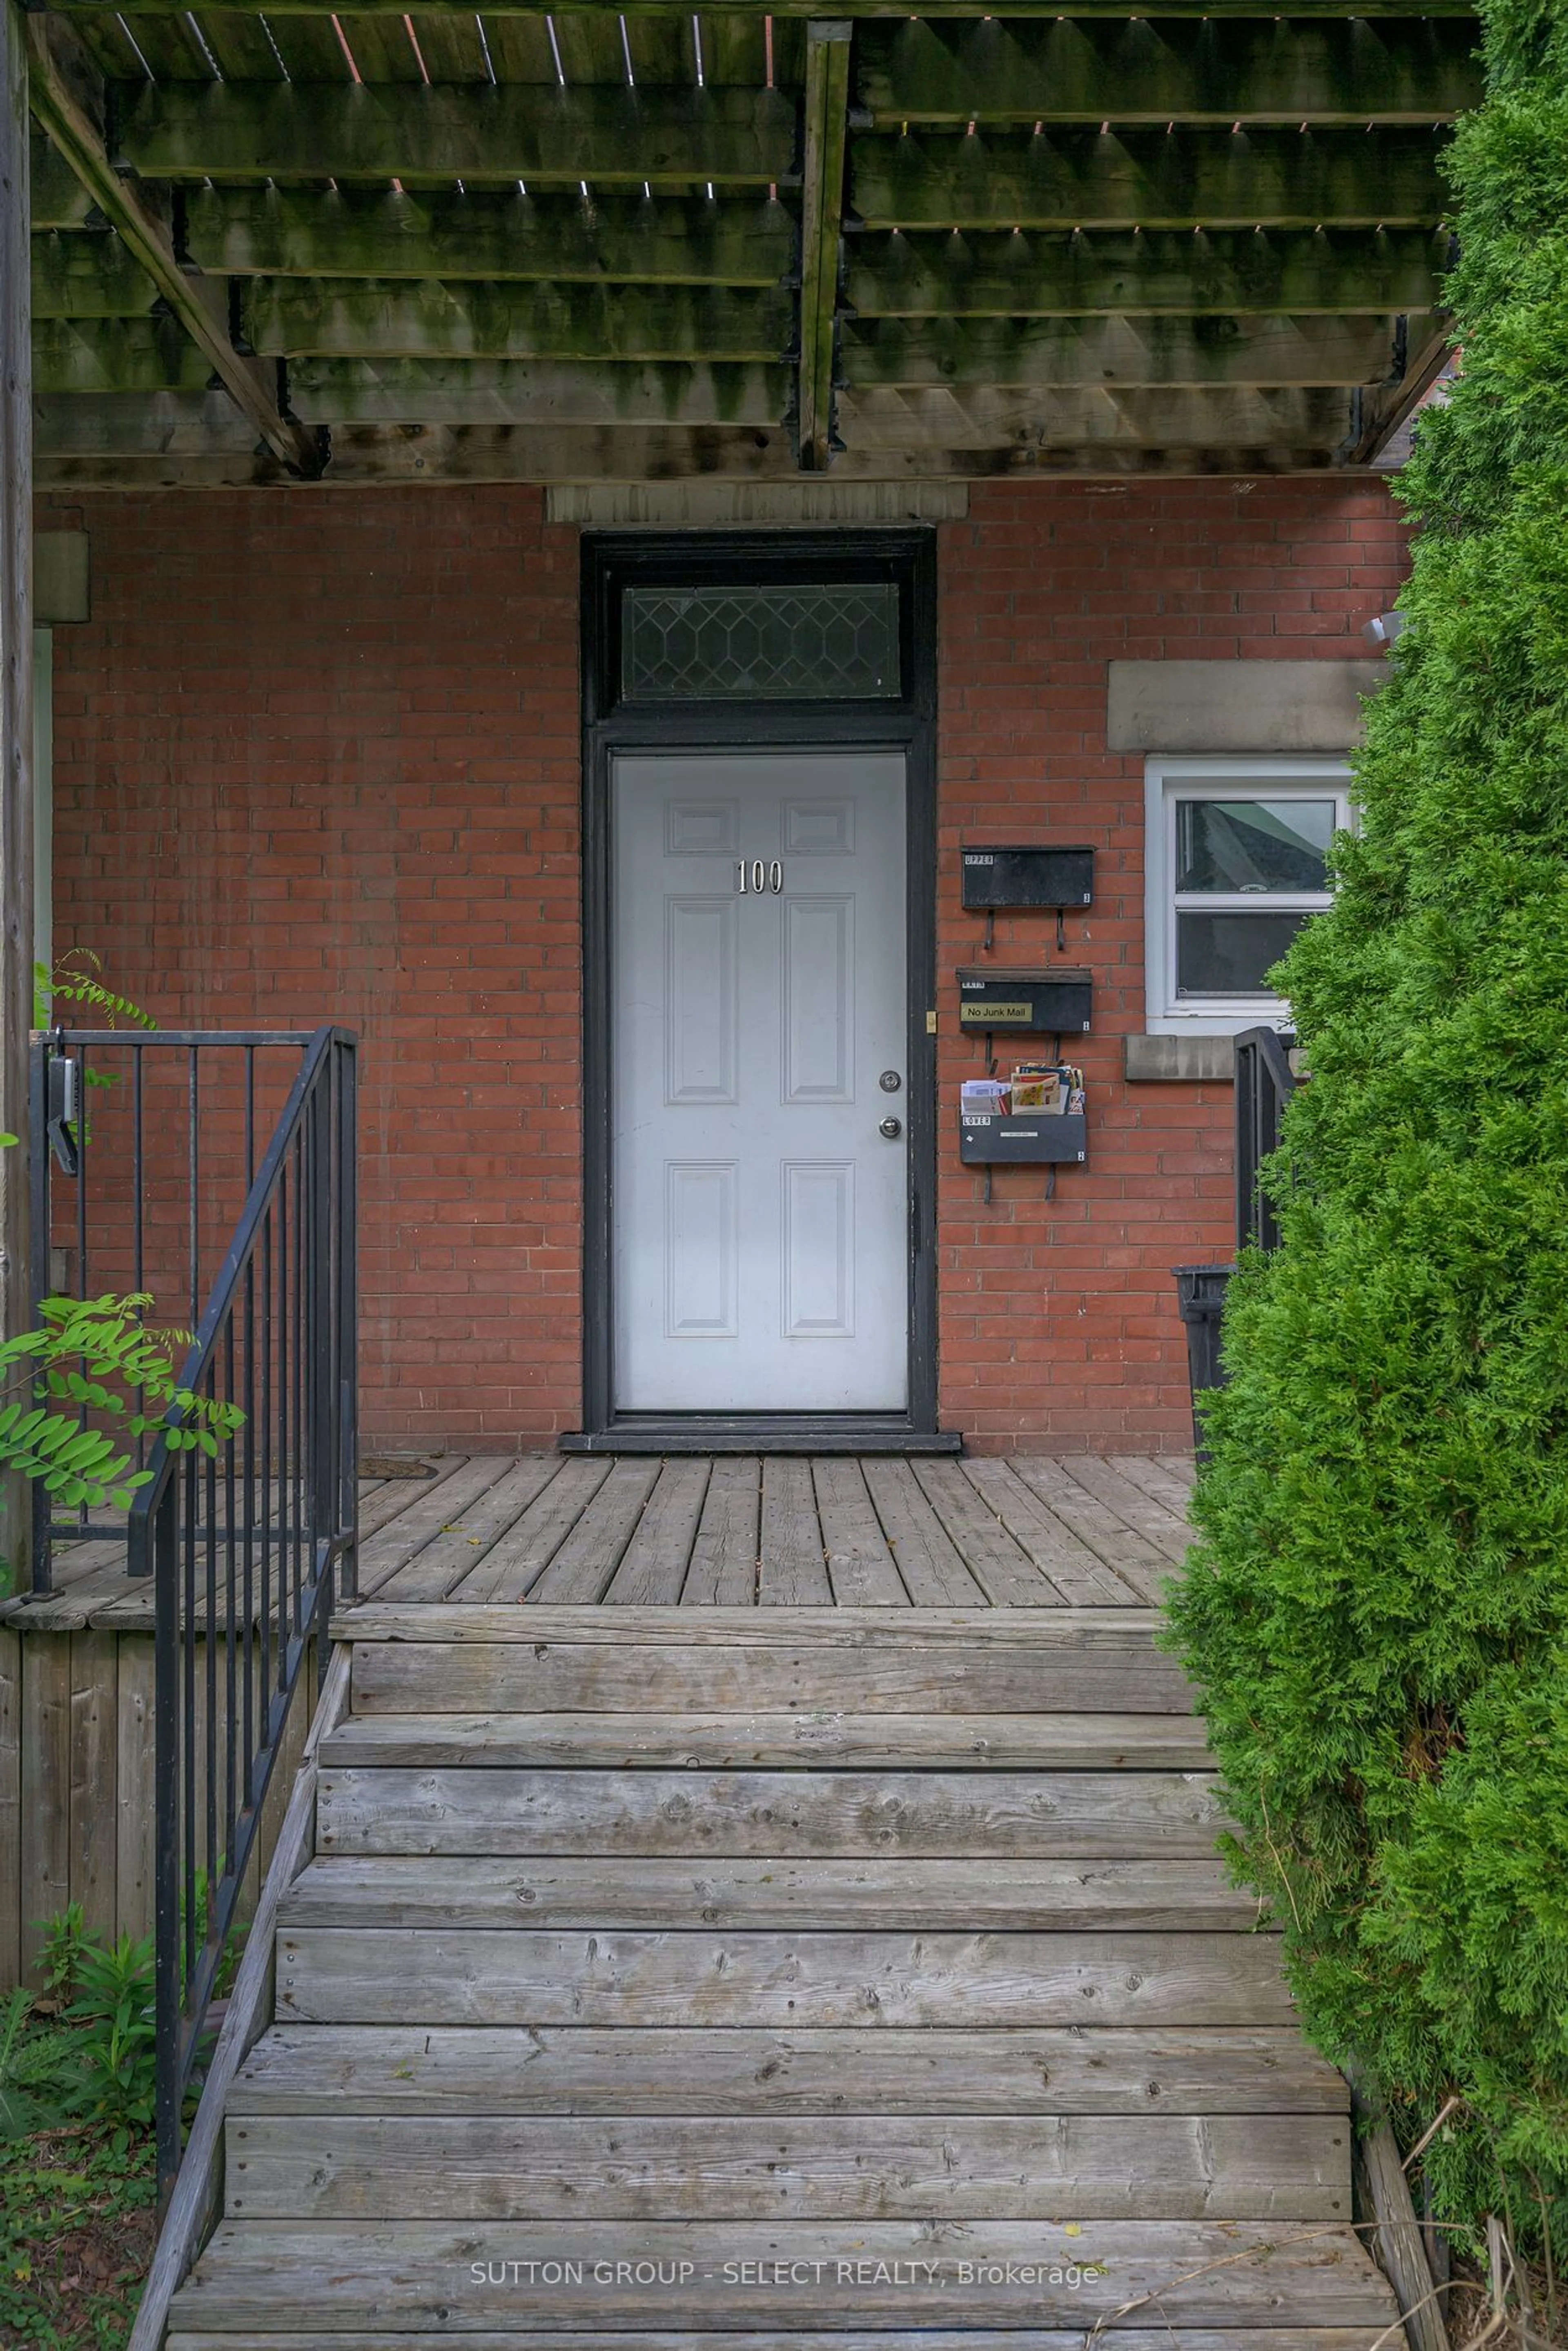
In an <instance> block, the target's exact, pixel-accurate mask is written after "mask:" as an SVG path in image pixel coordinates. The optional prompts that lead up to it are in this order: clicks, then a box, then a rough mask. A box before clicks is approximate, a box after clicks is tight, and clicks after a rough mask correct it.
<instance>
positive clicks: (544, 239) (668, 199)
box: [185, 184, 1422, 308]
mask: <svg viewBox="0 0 1568 2351" xmlns="http://www.w3.org/2000/svg"><path fill="white" fill-rule="evenodd" d="M185 238H186V243H187V245H188V246H189V248H190V250H191V252H192V254H193V256H194V257H195V259H196V260H198V261H199V262H200V263H201V265H202V266H203V267H204V269H212V270H214V271H223V272H226V273H228V274H229V275H231V276H235V277H431V278H444V279H447V280H453V279H459V278H465V277H476V278H492V279H504V278H530V277H537V278H544V279H548V280H550V281H553V282H554V283H555V284H557V285H564V284H567V283H570V281H571V280H573V279H580V280H582V281H584V282H585V283H587V284H590V285H602V284H603V283H605V282H606V281H607V280H609V279H612V278H622V279H627V280H630V281H632V283H634V284H638V285H643V286H653V285H668V286H683V285H684V286H752V287H769V286H777V285H778V284H779V282H780V280H781V279H783V278H784V277H787V276H788V275H789V272H790V270H791V269H792V267H793V266H794V260H795V224H794V221H793V219H792V217H791V215H790V214H789V211H788V210H787V209H786V208H785V206H784V205H783V204H780V203H779V202H778V201H777V200H772V201H770V200H769V199H768V197H767V196H766V195H765V194H764V195H759V196H757V197H753V198H750V199H747V197H744V196H737V197H734V198H732V199H731V200H730V201H729V202H727V203H726V204H709V203H708V202H706V199H705V198H702V197H700V196H699V197H697V198H695V199H693V198H690V197H682V196H674V195H667V196H658V197H655V198H654V199H653V201H652V202H651V203H650V201H649V200H648V199H647V198H646V197H644V196H642V195H640V194H639V195H637V196H616V195H604V196H596V197H595V198H594V201H593V202H592V204H585V203H584V202H583V201H582V199H581V197H580V196H579V195H578V194H577V193H575V192H573V193H571V194H570V195H552V194H549V193H548V192H547V193H542V194H538V195H522V194H519V193H517V191H516V190H515V189H513V190H508V191H505V192H502V191H492V190H486V189H475V190H473V191H472V192H471V193H466V194H464V195H460V196H459V195H453V194H451V193H448V192H446V191H444V190H438V189H430V190H420V189H407V188H405V189H404V190H402V193H395V192H392V191H391V190H387V189H382V188H352V187H350V188H338V189H335V190H332V191H322V190H319V189H312V188H288V187H279V186H277V185H276V184H275V185H272V186H269V187H256V188H246V187H234V188H217V187H214V188H201V187H198V188H193V189H192V190H191V192H190V193H189V195H188V196H187V197H186V200H185ZM1374 307H1375V306H1374ZM1411 307H1412V308H1420V307H1422V306H1421V305H1420V304H1418V303H1416V304H1412V306H1411Z"/></svg>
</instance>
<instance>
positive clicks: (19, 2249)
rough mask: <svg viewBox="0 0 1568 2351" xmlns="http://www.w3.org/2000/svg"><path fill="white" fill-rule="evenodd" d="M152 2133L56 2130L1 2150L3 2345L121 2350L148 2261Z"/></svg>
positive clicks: (105, 2127) (108, 2127) (116, 2128)
mask: <svg viewBox="0 0 1568 2351" xmlns="http://www.w3.org/2000/svg"><path fill="white" fill-rule="evenodd" d="M157 2193H158V2190H157V2180H156V2177H155V2170H154V2164H153V2154H152V2132H151V2131H149V2130H147V2129H145V2128H142V2127H140V2126H131V2125H127V2124H123V2123H120V2124H109V2123H86V2124H78V2125H54V2126H47V2127H45V2128H42V2129H38V2130H34V2131H29V2132H27V2133H26V2135H25V2136H24V2137H20V2138H16V2139H12V2140H10V2141H8V2142H7V2143H5V2145H4V2146H0V2346H5V2351H120V2346H123V2344H124V2343H125V2341H126V2339H127V2337H128V2336H129V2335H130V2332H131V2322H132V2320H133V2319H134V2317H135V2315H136V2306H137V2304H138V2303H139V2302H140V2300H141V2286H142V2281H143V2279H144V2278H145V2276H146V2273H147V2265H148V2262H150V2261H151V2259H152V2241H153V2237H154V2234H155V2232H156V2224H155V2208H156V2203H157Z"/></svg>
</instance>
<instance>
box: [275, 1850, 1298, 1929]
mask: <svg viewBox="0 0 1568 2351" xmlns="http://www.w3.org/2000/svg"><path fill="white" fill-rule="evenodd" d="M1257 1916H1258V1908H1257V1904H1256V1902H1254V1901H1253V1900H1251V1899H1250V1898H1249V1896H1247V1895H1246V1894H1245V1893H1244V1892H1242V1891H1241V1890H1240V1889H1239V1888H1238V1887H1236V1886H1232V1885H1231V1884H1230V1882H1229V1878H1228V1872H1227V1870H1226V1868H1225V1866H1224V1865H1223V1863H1222V1862H1220V1861H1219V1859H1218V1856H1208V1857H1204V1858H1201V1859H1200V1858H1189V1857H1172V1856H1169V1855H1158V1856H1155V1857H1151V1858H1140V1859H1135V1860H1128V1859H1123V1858H1116V1857H1098V1856H1097V1857H1094V1858H1091V1859H1084V1860H1071V1861H1069V1860H1046V1861H1040V1860H1033V1859H1030V1860H1024V1861H1014V1862H1011V1863H1009V1866H1008V1867H1007V1868H1006V1869H1005V1870H999V1869H998V1868H997V1867H996V1866H995V1865H994V1864H993V1863H991V1862H989V1861H901V1860H887V1859H883V1858H881V1857H880V1856H879V1857H877V1858H874V1859H870V1860H863V1861H789V1860H782V1861H781V1860H774V1859H771V1858H765V1859H759V1860H749V1861H748V1860H719V1861H705V1862H702V1863H700V1864H699V1863H695V1862H693V1861H690V1860H685V1859H681V1860H645V1859H643V1858H641V1857H635V1858H628V1857H625V1856H621V1855H617V1856H615V1857H614V1858H612V1859H601V1858H600V1856H599V1855H597V1854H594V1855H586V1856H582V1857H578V1856H572V1855H568V1856H564V1857H562V1858H560V1859H557V1860H547V1861H542V1862H528V1863H526V1864H522V1865H519V1864H517V1863H516V1862H507V1861H502V1860H478V1859H463V1860H455V1859H449V1858H448V1857H447V1856H445V1855H441V1856H439V1857H438V1858H435V1859H425V1858H423V1857H415V1856H413V1855H396V1856H391V1857H389V1856H386V1855H376V1856H372V1857H368V1858H367V1857H363V1856H358V1855H356V1856H354V1857H352V1858H342V1859H340V1858H336V1857H331V1858H327V1859H323V1860H318V1861H313V1862H311V1863H310V1864H309V1865H308V1867H307V1868H306V1870H305V1871H304V1872H303V1874H302V1875H301V1876H299V1877H298V1879H297V1880H296V1882H295V1884H294V1885H293V1886H291V1887H290V1888H289V1890H288V1892H287V1895H286V1896H284V1900H283V1908H282V1912H281V1921H280V1923H281V1924H282V1925H283V1926H284V1927H285V1928H308V1927H315V1928H321V1927H339V1928H357V1929H361V1930H368V1929H371V1928H378V1927H389V1928H406V1927H421V1928H443V1929H445V1930H447V1931H452V1930H455V1929H460V1928H530V1929H534V1930H538V1929H539V1928H549V1927H556V1928H564V1927H576V1928H583V1929H585V1930H591V1929H594V1928H635V1927H664V1928H683V1927H699V1926H700V1927H726V1928H775V1929H777V1928H818V1929H829V1928H860V1929H862V1930H863V1929H867V1928H871V1929H876V1928H882V1929H883V1930H884V1931H892V1930H895V1929H896V1930H901V1931H906V1932H909V1933H912V1934H914V1933H919V1932H921V1931H922V1930H931V1931H935V1930H936V1929H938V1928H988V1929H999V1928H1018V1929H1032V1930H1036V1931H1040V1930H1047V1931H1055V1932H1058V1933H1061V1932H1062V1931H1064V1930H1067V1929H1070V1928H1071V1929H1083V1928H1089V1929H1093V1928H1107V1927H1124V1928H1144V1929H1145V1930H1146V1931H1149V1932H1153V1933H1162V1932H1192V1931H1194V1930H1199V1929H1207V1930H1214V1931H1218V1932H1224V1931H1225V1930H1226V1929H1227V1928H1228V1929H1230V1930H1231V1931H1232V1932H1245V1931H1246V1930H1248V1929H1249V1928H1252V1927H1253V1926H1254V1925H1255V1924H1256V1920H1257Z"/></svg>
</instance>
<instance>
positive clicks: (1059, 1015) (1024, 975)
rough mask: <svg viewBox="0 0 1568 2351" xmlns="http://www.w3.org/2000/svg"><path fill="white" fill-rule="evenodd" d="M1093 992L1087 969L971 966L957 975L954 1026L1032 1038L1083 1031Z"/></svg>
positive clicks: (1087, 1023) (1080, 1032)
mask: <svg viewBox="0 0 1568 2351" xmlns="http://www.w3.org/2000/svg"><path fill="white" fill-rule="evenodd" d="M1093 994H1094V988H1093V980H1092V976H1091V974H1090V973H1088V972H1086V971H1067V970H1059V971H998V970H995V969H993V968H991V967H989V966H987V967H975V966H973V965H971V966H970V967H967V969H963V970H960V972H959V974H958V1026H959V1027H960V1029H1015V1030H1019V1031H1028V1032H1031V1033H1033V1034H1034V1035H1037V1036H1041V1035H1050V1036H1058V1037H1065V1036H1068V1035H1071V1034H1082V1032H1083V1031H1084V1030H1085V1029H1087V1028H1088V1027H1089V1021H1090V1013H1091V1010H1092V1003H1093Z"/></svg>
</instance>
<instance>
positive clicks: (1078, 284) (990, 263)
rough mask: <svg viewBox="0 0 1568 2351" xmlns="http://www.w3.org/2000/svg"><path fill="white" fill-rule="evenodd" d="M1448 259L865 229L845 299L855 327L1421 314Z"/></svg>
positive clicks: (1266, 240)
mask: <svg viewBox="0 0 1568 2351" xmlns="http://www.w3.org/2000/svg"><path fill="white" fill-rule="evenodd" d="M1449 252H1450V239H1449V238H1448V235H1447V234H1446V232H1443V231H1441V230H1438V231H1431V230H1427V229H1384V230H1381V231H1379V230H1375V229H1339V230H1335V229H1319V230H1312V229H1285V230H1280V231H1276V232H1274V233H1273V234H1270V232H1269V231H1267V230H1260V229H1214V230H1207V229H1206V230H1203V231H1201V232H1200V233H1198V234H1197V235H1194V233H1193V232H1192V231H1191V230H1190V229H1189V230H1187V231H1186V232H1185V233H1183V232H1182V231H1180V230H1176V229H1153V230H1150V231H1149V232H1148V233H1147V234H1146V235H1145V234H1143V233H1141V232H1140V233H1137V234H1134V232H1133V231H1131V230H1115V229H1103V230H1099V231H1095V232H1092V233H1091V234H1089V235H1072V233H1071V231H1065V230H1061V229H1040V230H1035V231H1030V230H1026V229H1017V230H1013V229H1009V230H998V229H986V230H980V231H978V232H977V233H975V234H973V235H967V236H955V235H952V234H951V233H944V232H942V231H939V230H928V229H927V230H915V231H912V232H908V233H904V232H903V231H899V230H888V231H876V232H871V233H868V234H866V235H862V236H857V237H853V238H852V239H851V240H850V248H849V265H848V269H847V273H846V277H845V298H846V301H847V304H848V307H849V308H850V310H851V311H852V313H853V314H854V315H855V316H856V317H857V318H860V319H874V318H904V319H914V318H930V319H956V318H985V317H990V318H1001V319H1028V318H1034V319H1043V318H1052V317H1062V316H1068V315H1080V316H1082V315H1084V314H1088V313H1095V312H1099V313H1105V312H1113V313H1115V314H1117V315H1118V316H1122V317H1126V316H1149V315H1152V314H1155V313H1158V312H1161V311H1166V312H1169V313H1172V314H1173V315H1176V314H1183V313H1191V312H1194V311H1210V312H1215V311H1222V310H1229V311H1243V310H1245V311H1254V312H1264V311H1270V310H1286V311H1292V312H1294V313H1295V314H1296V315H1297V316H1298V317H1300V316H1301V315H1302V314H1304V313H1306V312H1309V311H1320V312H1327V313H1332V312H1335V311H1347V310H1389V311H1394V310H1431V309H1434V308H1436V307H1437V302H1438V300H1439V299H1440V296H1441V287H1442V278H1443V273H1444V271H1445V270H1446V269H1447V268H1448V266H1449Z"/></svg>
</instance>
